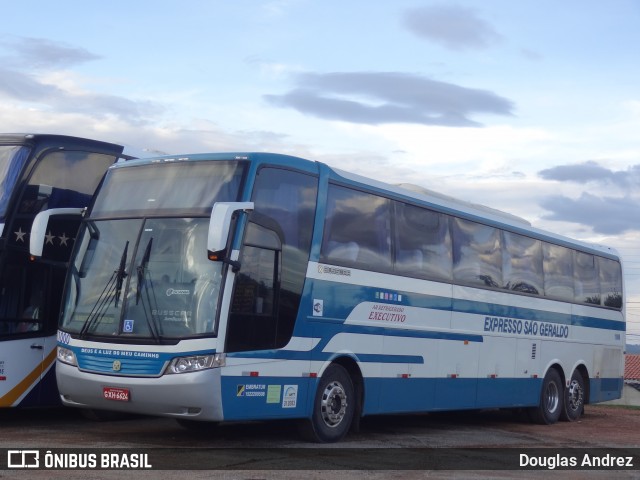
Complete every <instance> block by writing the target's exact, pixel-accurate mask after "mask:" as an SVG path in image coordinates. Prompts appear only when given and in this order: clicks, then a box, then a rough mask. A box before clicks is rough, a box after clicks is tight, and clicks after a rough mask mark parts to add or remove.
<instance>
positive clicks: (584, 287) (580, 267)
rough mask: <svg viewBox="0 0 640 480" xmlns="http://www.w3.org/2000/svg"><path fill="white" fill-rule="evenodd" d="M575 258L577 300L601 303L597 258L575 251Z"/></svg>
mask: <svg viewBox="0 0 640 480" xmlns="http://www.w3.org/2000/svg"><path fill="white" fill-rule="evenodd" d="M573 259H574V265H573V274H574V280H575V283H574V291H575V300H576V302H581V303H592V304H595V305H600V302H601V298H600V280H599V278H598V264H597V263H596V258H595V257H594V256H593V255H590V254H588V253H582V252H575V254H574V256H573Z"/></svg>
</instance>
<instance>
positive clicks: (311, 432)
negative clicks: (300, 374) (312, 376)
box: [300, 364, 356, 443]
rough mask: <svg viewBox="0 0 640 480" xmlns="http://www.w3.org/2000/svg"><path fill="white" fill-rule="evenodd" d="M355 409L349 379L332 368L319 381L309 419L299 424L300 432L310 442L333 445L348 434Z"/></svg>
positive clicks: (335, 365)
mask: <svg viewBox="0 0 640 480" xmlns="http://www.w3.org/2000/svg"><path fill="white" fill-rule="evenodd" d="M355 407H356V397H355V392H354V388H353V382H352V380H351V377H350V376H349V374H348V373H347V371H346V370H345V369H344V368H343V367H341V366H340V365H337V364H332V365H330V366H329V367H328V368H327V369H326V370H325V372H324V374H323V375H322V378H321V379H320V383H319V384H318V390H317V391H316V397H315V401H314V405H313V412H312V414H311V418H310V419H305V420H303V421H302V422H301V424H300V432H301V433H302V435H303V437H305V439H306V440H309V441H312V442H318V443H330V442H337V441H339V440H341V439H342V438H344V436H345V435H346V434H347V432H348V431H349V428H350V427H351V423H352V421H353V415H354V412H355Z"/></svg>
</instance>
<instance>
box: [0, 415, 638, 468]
mask: <svg viewBox="0 0 640 480" xmlns="http://www.w3.org/2000/svg"><path fill="white" fill-rule="evenodd" d="M0 425H1V427H0V432H2V435H1V436H0V448H3V449H27V448H31V449H42V450H43V451H45V450H47V449H53V450H52V451H54V452H55V449H57V448H67V449H82V448H92V447H96V448H102V449H129V450H130V451H135V452H143V451H146V450H145V449H154V448H158V447H162V448H166V447H170V448H169V449H168V450H162V458H158V456H157V455H158V451H157V450H155V451H154V450H151V452H153V454H154V455H155V459H156V460H157V461H159V462H161V464H162V465H165V466H166V465H169V466H170V467H169V468H172V469H174V468H175V469H177V470H172V471H161V472H160V471H134V472H108V471H86V470H85V471H82V472H80V471H69V470H65V471H57V472H53V471H30V472H26V471H16V470H4V471H2V470H0V479H2V480H5V479H13V478H89V479H103V478H105V479H106V478H123V476H126V477H127V478H150V479H155V478H169V479H180V480H186V479H191V478H194V479H199V478H233V479H259V478H277V479H282V478H301V477H305V478H307V479H315V478H318V479H320V478H322V479H325V478H327V477H329V478H353V479H355V478H367V479H368V480H377V479H383V478H384V479H387V478H391V479H403V480H404V479H412V478H533V477H537V478H550V477H560V478H640V465H638V468H637V469H636V470H634V471H622V472H621V471H617V472H615V474H613V475H612V472H603V471H602V470H599V471H598V470H589V469H587V470H586V471H585V470H582V471H579V472H576V471H562V472H561V471H557V470H555V471H543V472H532V471H529V472H514V471H486V470H482V471H472V470H457V471H441V470H438V471H431V472H427V471H420V470H397V468H398V466H399V467H401V468H405V467H406V466H407V465H414V466H415V465H420V464H421V463H420V460H421V459H420V457H417V456H416V455H420V454H421V452H427V453H428V454H429V455H431V456H432V457H430V458H433V457H436V456H438V457H439V458H440V459H441V460H442V461H449V460H450V458H448V456H450V455H453V456H454V460H455V459H456V456H458V457H459V458H460V461H461V462H464V461H466V460H468V459H469V458H472V457H473V455H476V454H477V453H476V451H475V450H473V449H475V448H483V449H487V450H485V451H483V452H482V454H483V455H485V457H486V458H491V459H493V460H491V461H495V462H496V465H500V464H501V462H504V459H505V458H506V457H505V455H513V454H519V453H520V452H522V451H528V449H533V448H540V447H544V448H547V449H548V450H545V451H544V452H549V453H550V455H551V456H555V455H558V454H560V455H562V454H563V449H565V448H567V447H571V448H579V449H583V448H600V449H602V452H604V453H607V452H620V449H621V448H624V449H634V448H635V449H638V450H637V452H635V453H640V410H637V409H630V408H622V407H611V406H587V408H586V412H585V416H584V417H583V419H582V420H580V421H579V422H574V423H564V422H561V423H558V424H555V425H551V426H544V425H534V424H531V423H528V422H527V421H526V420H525V419H523V418H520V417H519V416H518V415H515V414H513V413H512V412H504V411H484V412H469V413H448V414H429V415H413V416H385V417H371V418H366V419H364V420H363V423H362V429H361V431H360V432H359V433H355V434H351V435H349V436H348V437H347V438H346V439H345V440H344V441H343V442H342V443H339V444H333V445H329V446H326V447H323V448H318V446H316V445H313V444H308V443H304V442H301V441H300V438H299V436H298V433H297V430H296V428H295V425H294V424H293V423H290V422H274V423H261V422H258V423H245V424H229V425H222V426H217V427H214V428H212V429H211V430H210V431H208V432H193V431H189V430H186V429H183V428H182V427H180V426H178V425H177V424H176V423H175V422H174V421H173V420H171V419H163V418H148V417H136V418H129V419H126V420H119V421H107V422H94V421H88V420H87V419H85V418H83V417H82V416H80V415H78V412H77V411H75V410H71V409H57V410H48V411H9V410H4V411H0ZM211 448H214V449H217V450H215V452H217V453H216V454H217V455H218V457H217V458H218V459H219V460H220V462H221V463H220V464H221V465H229V466H231V467H230V468H233V470H230V471H222V470H208V471H201V470H193V468H198V465H200V464H201V463H200V462H201V461H207V459H209V458H211V451H210V450H198V449H211ZM221 448H228V449H230V450H225V451H221V450H219V449H221ZM449 448H454V449H457V450H448V449H449ZM265 449H272V450H265ZM273 449H276V450H273ZM372 449H375V450H372ZM412 449H414V450H412ZM415 449H428V450H415ZM432 449H441V450H439V451H438V450H436V451H434V450H432ZM467 449H469V450H467ZM185 452H187V453H185ZM221 452H222V454H221ZM485 452H486V454H485ZM225 454H226V455H227V456H226V457H225V456H224V455H225ZM221 455H222V456H221ZM637 460H638V462H639V463H640V455H638V457H637ZM256 462H257V463H256ZM412 462H415V463H412ZM263 465H264V466H265V468H267V467H268V470H255V468H261V466H263ZM354 465H355V467H354ZM396 465H397V466H396ZM298 466H301V468H304V469H305V470H304V471H299V470H291V468H292V467H294V468H297V467H298ZM245 467H246V468H248V469H247V470H241V468H245ZM345 468H346V469H350V471H348V472H347V471H345ZM352 468H357V470H351V469H352ZM381 468H384V469H385V470H380V469H381ZM328 469H329V470H328ZM363 469H364V470H363Z"/></svg>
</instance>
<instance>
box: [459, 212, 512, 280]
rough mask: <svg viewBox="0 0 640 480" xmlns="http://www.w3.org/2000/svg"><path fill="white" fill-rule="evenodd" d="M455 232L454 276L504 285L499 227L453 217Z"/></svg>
mask: <svg viewBox="0 0 640 480" xmlns="http://www.w3.org/2000/svg"><path fill="white" fill-rule="evenodd" d="M452 232H453V278H454V279H455V280H456V281H457V282H460V283H462V284H471V285H474V284H475V285H479V286H484V287H493V288H500V287H501V286H502V285H503V283H502V248H501V241H500V231H499V230H498V229H496V228H494V227H490V226H488V225H483V224H481V223H476V222H472V221H469V220H464V219H461V218H454V219H453V222H452Z"/></svg>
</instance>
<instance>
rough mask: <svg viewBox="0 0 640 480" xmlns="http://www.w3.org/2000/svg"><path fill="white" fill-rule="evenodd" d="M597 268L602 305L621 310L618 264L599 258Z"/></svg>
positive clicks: (620, 270) (620, 281)
mask: <svg viewBox="0 0 640 480" xmlns="http://www.w3.org/2000/svg"><path fill="white" fill-rule="evenodd" d="M598 267H599V268H598V271H599V274H600V291H601V294H602V305H603V306H605V307H612V308H622V269H621V268H620V264H619V263H618V262H616V261H614V260H609V259H608V258H602V257H599V258H598Z"/></svg>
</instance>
